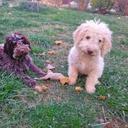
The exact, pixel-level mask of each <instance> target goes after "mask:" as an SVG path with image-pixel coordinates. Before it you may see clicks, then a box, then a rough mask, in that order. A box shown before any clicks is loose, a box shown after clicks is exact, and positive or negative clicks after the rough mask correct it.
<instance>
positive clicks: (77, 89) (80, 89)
mask: <svg viewBox="0 0 128 128" xmlns="http://www.w3.org/2000/svg"><path fill="white" fill-rule="evenodd" d="M83 90H84V89H83V88H81V87H80V86H76V87H75V91H76V92H77V93H80V92H81V91H83Z"/></svg>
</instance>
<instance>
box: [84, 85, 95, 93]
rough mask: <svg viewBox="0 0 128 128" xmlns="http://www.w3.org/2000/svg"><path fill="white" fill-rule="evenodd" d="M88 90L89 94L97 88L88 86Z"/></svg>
mask: <svg viewBox="0 0 128 128" xmlns="http://www.w3.org/2000/svg"><path fill="white" fill-rule="evenodd" d="M86 91H87V93H89V94H93V93H94V92H95V91H96V88H95V87H94V86H86Z"/></svg>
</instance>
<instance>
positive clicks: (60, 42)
mask: <svg viewBox="0 0 128 128" xmlns="http://www.w3.org/2000/svg"><path fill="white" fill-rule="evenodd" d="M63 43H64V42H63V41H62V40H56V41H55V44H56V45H61V44H63Z"/></svg>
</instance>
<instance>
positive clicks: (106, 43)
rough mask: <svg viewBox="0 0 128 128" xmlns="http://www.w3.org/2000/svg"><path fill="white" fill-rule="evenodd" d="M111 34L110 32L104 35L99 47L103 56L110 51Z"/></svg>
mask: <svg viewBox="0 0 128 128" xmlns="http://www.w3.org/2000/svg"><path fill="white" fill-rule="evenodd" d="M111 34H112V32H110V33H109V34H108V35H105V38H104V42H103V44H102V47H101V56H102V57H104V56H105V55H106V54H107V53H108V52H110V50H111V48H112V39H111Z"/></svg>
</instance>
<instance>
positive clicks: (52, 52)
mask: <svg viewBox="0 0 128 128" xmlns="http://www.w3.org/2000/svg"><path fill="white" fill-rule="evenodd" d="M55 54H56V51H54V50H50V51H48V55H55Z"/></svg>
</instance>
